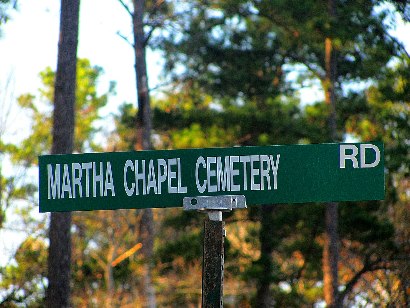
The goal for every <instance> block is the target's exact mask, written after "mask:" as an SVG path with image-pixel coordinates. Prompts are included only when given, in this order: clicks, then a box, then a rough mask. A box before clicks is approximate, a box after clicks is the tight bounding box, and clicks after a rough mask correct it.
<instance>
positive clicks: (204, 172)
mask: <svg viewBox="0 0 410 308" xmlns="http://www.w3.org/2000/svg"><path fill="white" fill-rule="evenodd" d="M39 182H40V185H39V193H40V194H39V195H40V197H39V198H40V212H54V211H78V210H80V211H81V210H107V209H127V208H153V207H179V206H182V200H183V198H184V197H194V196H218V195H244V196H245V197H246V202H247V204H248V205H257V204H272V203H300V202H327V201H359V200H380V199H383V198H384V153H383V144H382V143H380V142H374V143H348V144H343V143H342V144H336V143H331V144H314V145H280V146H279V145H274V146H263V147H232V148H209V149H188V150H161V151H136V152H114V153H92V154H91V153H89V154H68V155H44V156H40V157H39Z"/></svg>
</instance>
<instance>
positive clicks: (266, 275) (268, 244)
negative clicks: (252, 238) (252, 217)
mask: <svg viewBox="0 0 410 308" xmlns="http://www.w3.org/2000/svg"><path fill="white" fill-rule="evenodd" d="M260 211H261V230H260V231H259V240H260V243H261V255H260V258H259V261H258V263H259V265H260V266H261V273H260V277H259V281H258V286H257V291H256V301H255V303H256V305H255V306H256V307H261V308H268V307H273V306H274V302H273V298H272V294H271V292H270V286H271V282H272V272H273V262H272V252H273V249H274V246H275V245H274V243H275V239H274V238H273V236H274V228H275V226H274V225H273V223H272V215H273V211H274V205H264V206H262V207H261V209H260Z"/></svg>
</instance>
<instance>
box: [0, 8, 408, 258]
mask: <svg viewBox="0 0 410 308" xmlns="http://www.w3.org/2000/svg"><path fill="white" fill-rule="evenodd" d="M18 3H19V9H18V11H17V12H13V14H12V16H11V20H10V21H9V22H8V23H7V24H6V25H5V26H4V27H3V28H2V37H1V38H0V99H1V98H2V91H3V92H4V90H5V89H4V87H5V85H6V83H7V80H11V86H9V87H8V92H9V94H10V100H11V101H12V100H13V97H14V98H16V97H18V96H19V95H21V94H23V93H33V94H36V93H37V90H38V89H39V88H40V87H41V82H40V78H39V72H40V71H42V70H44V69H45V68H46V67H47V66H50V67H51V68H53V69H55V68H56V64H57V47H58V33H59V17H60V12H59V6H60V4H59V3H60V1H58V0H19V2H18ZM118 32H120V33H121V34H122V35H125V36H129V35H130V34H131V19H130V16H129V15H128V14H127V12H126V11H125V10H124V8H123V7H122V6H121V5H120V4H119V2H118V1H117V0H82V1H81V8H80V33H79V46H78V57H80V58H88V59H90V61H91V64H92V65H98V66H100V67H102V68H103V69H104V72H105V73H104V75H103V76H102V78H101V79H100V84H99V86H100V89H101V92H102V91H104V90H107V89H108V87H109V82H110V81H116V83H117V87H116V93H117V95H115V96H113V97H111V98H110V100H109V105H108V106H107V110H106V112H107V113H108V112H112V111H113V110H114V111H115V110H116V107H117V106H119V105H120V104H121V103H123V102H136V90H135V73H134V56H133V50H132V47H131V46H130V45H129V44H128V43H127V42H126V41H125V40H124V39H122V38H121V37H120V36H119V35H118V34H117V33H118ZM396 35H397V36H399V37H400V39H401V40H402V41H403V42H404V43H405V44H406V46H407V50H408V51H409V52H410V24H407V25H406V26H404V25H400V26H399V27H398V29H397V31H396ZM160 62H161V61H160V57H159V55H158V54H157V53H152V52H149V51H148V54H147V64H148V74H149V82H150V87H151V88H152V87H154V86H155V85H156V84H157V83H158V82H159V75H160V73H161V65H160ZM304 91H305V92H304V93H301V94H300V96H301V97H302V98H309V97H310V98H313V99H314V98H315V97H317V96H318V95H321V93H320V91H312V90H311V89H306V90H304ZM1 107H2V105H1V104H0V108H1ZM3 111H4V110H1V113H3ZM1 119H2V118H1V117H0V121H1ZM10 119H11V120H10ZM10 119H9V123H10V127H7V130H8V132H7V133H8V136H9V137H10V138H14V137H15V136H18V135H20V134H21V133H22V132H23V133H24V131H27V130H28V129H29V128H28V127H26V126H24V125H25V124H26V121H25V120H24V115H22V114H21V113H19V111H18V109H17V108H15V107H14V108H13V110H12V113H11V116H10ZM0 124H1V123H0ZM0 128H1V127H0ZM0 238H3V239H4V238H8V234H6V233H4V230H3V231H0ZM18 243H19V241H14V244H12V245H11V246H10V242H9V241H8V242H7V245H8V247H7V249H8V250H13V249H15V248H16V247H17V245H18ZM5 245H6V244H4V242H3V240H0V252H1V251H4V249H3V248H4V247H5ZM4 260H5V259H4V255H2V254H1V253H0V264H1V263H2V262H4Z"/></svg>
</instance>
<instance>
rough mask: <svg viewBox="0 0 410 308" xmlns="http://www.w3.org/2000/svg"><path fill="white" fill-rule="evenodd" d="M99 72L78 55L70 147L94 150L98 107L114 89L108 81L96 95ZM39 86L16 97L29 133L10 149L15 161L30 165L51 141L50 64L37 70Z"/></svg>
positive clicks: (95, 147) (52, 73)
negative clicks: (34, 91) (25, 113)
mask: <svg viewBox="0 0 410 308" xmlns="http://www.w3.org/2000/svg"><path fill="white" fill-rule="evenodd" d="M101 74H102V69H101V68H100V67H96V66H91V64H90V61H89V60H87V59H79V60H78V63H77V88H76V106H75V110H76V111H75V112H76V125H75V138H74V140H75V141H74V151H75V152H84V151H97V150H101V146H99V145H97V144H95V143H94V141H93V137H94V135H95V133H96V132H97V131H98V128H97V127H96V126H95V122H96V121H97V120H99V119H100V115H99V110H100V109H101V108H102V107H104V106H105V105H106V104H107V99H108V96H109V95H110V94H113V93H114V84H111V85H110V88H109V90H108V92H106V93H104V94H102V95H100V94H98V93H97V84H98V78H99V77H100V76H101ZM40 77H41V80H42V83H43V88H41V89H40V90H39V96H38V97H36V96H35V95H33V94H29V93H28V94H23V95H21V96H20V97H19V98H18V103H19V105H20V107H22V108H23V109H25V110H26V111H28V112H29V113H30V116H31V119H32V120H31V121H32V122H31V135H30V136H29V137H28V138H26V139H24V140H23V142H22V144H21V147H20V148H19V151H17V152H16V153H13V157H14V159H15V160H16V161H24V162H25V164H27V165H28V166H31V165H33V164H36V162H37V156H38V155H41V154H45V153H47V152H49V150H50V149H51V142H52V134H51V133H50V132H51V128H52V121H53V119H52V106H53V99H54V78H55V73H54V72H53V71H52V70H51V68H49V67H48V68H46V69H45V70H44V71H42V72H41V73H40Z"/></svg>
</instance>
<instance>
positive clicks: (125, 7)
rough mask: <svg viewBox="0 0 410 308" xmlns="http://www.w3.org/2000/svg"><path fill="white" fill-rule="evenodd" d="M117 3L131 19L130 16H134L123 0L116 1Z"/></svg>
mask: <svg viewBox="0 0 410 308" xmlns="http://www.w3.org/2000/svg"><path fill="white" fill-rule="evenodd" d="M118 1H119V2H120V4H121V5H122V6H123V8H124V9H125V10H126V11H127V13H128V14H130V16H131V17H132V15H134V13H133V12H132V11H131V9H130V7H129V6H128V5H126V4H125V2H124V1H123V0H118Z"/></svg>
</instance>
